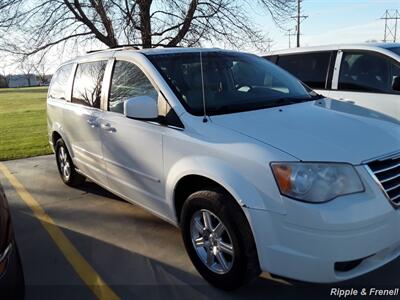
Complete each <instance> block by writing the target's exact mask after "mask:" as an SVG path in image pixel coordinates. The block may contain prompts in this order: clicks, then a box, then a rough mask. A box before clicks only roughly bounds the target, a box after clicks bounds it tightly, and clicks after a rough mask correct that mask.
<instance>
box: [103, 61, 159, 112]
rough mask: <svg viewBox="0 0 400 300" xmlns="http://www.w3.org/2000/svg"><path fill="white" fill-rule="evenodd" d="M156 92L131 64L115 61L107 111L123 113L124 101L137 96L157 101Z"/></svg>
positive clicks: (140, 72)
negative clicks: (148, 97)
mask: <svg viewBox="0 0 400 300" xmlns="http://www.w3.org/2000/svg"><path fill="white" fill-rule="evenodd" d="M157 94H158V93H157V91H156V89H155V88H154V87H153V85H152V84H151V82H150V81H149V79H148V78H147V77H146V75H145V74H144V73H143V72H142V71H141V70H140V69H139V68H138V67H137V66H136V65H135V64H133V63H130V62H127V61H117V62H116V63H115V66H114V71H113V75H112V81H111V90H110V97H109V105H108V106H109V110H110V111H113V112H116V113H121V114H122V113H124V101H126V100H128V99H129V98H133V97H137V96H150V97H152V98H154V100H155V101H156V100H157Z"/></svg>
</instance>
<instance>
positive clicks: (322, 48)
mask: <svg viewBox="0 0 400 300" xmlns="http://www.w3.org/2000/svg"><path fill="white" fill-rule="evenodd" d="M397 47H398V48H400V43H360V44H333V45H324V46H313V47H300V48H290V49H284V50H277V51H271V52H268V53H267V54H266V55H264V56H271V55H278V54H289V53H302V52H317V51H329V50H339V49H352V50H357V49H359V50H372V51H377V50H378V51H379V50H381V49H390V48H397Z"/></svg>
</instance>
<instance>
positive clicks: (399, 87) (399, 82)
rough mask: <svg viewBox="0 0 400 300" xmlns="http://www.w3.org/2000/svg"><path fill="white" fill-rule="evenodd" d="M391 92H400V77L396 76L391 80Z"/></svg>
mask: <svg viewBox="0 0 400 300" xmlns="http://www.w3.org/2000/svg"><path fill="white" fill-rule="evenodd" d="M392 90H393V91H397V92H400V76H396V77H395V78H394V79H393V84H392Z"/></svg>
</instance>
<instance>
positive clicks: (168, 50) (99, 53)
mask: <svg viewBox="0 0 400 300" xmlns="http://www.w3.org/2000/svg"><path fill="white" fill-rule="evenodd" d="M122 51H128V52H131V51H133V52H135V53H142V54H144V55H157V54H173V53H190V52H199V51H202V52H238V51H235V50H226V49H220V48H186V47H162V48H147V49H135V48H134V47H130V46H123V47H120V48H109V49H103V50H95V51H89V52H87V53H86V54H84V55H81V56H78V57H75V58H73V59H71V60H68V61H66V62H64V63H63V64H62V65H65V64H70V63H80V62H83V61H90V60H92V59H96V60H97V59H107V58H110V57H112V56H113V55H114V54H115V52H122Z"/></svg>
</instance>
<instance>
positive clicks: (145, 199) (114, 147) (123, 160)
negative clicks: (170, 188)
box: [100, 60, 167, 212]
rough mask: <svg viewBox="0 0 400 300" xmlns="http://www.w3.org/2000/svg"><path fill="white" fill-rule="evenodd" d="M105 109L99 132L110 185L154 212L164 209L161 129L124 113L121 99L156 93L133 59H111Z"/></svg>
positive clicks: (155, 95)
mask: <svg viewBox="0 0 400 300" xmlns="http://www.w3.org/2000/svg"><path fill="white" fill-rule="evenodd" d="M114 64H115V65H114V68H113V74H112V79H111V85H110V93H109V101H108V108H107V110H108V111H106V112H104V115H103V117H102V120H101V122H100V123H101V125H100V131H101V137H102V141H103V155H104V161H105V164H106V169H107V175H108V185H109V187H110V188H111V189H112V190H113V191H114V192H116V193H117V194H120V195H121V196H124V197H125V198H127V199H128V200H131V201H133V202H138V203H140V204H142V205H143V206H146V207H147V208H149V209H151V210H153V211H155V212H163V211H165V210H166V209H167V206H166V203H165V201H164V189H163V186H164V185H163V159H162V153H163V151H162V131H163V129H164V128H163V127H162V126H160V125H159V124H157V123H154V122H147V121H141V120H133V119H129V118H127V117H125V115H124V114H123V112H124V111H123V104H124V101H125V100H127V99H129V98H133V97H136V96H143V95H147V96H150V97H153V98H154V101H157V98H158V92H157V90H156V89H155V88H154V87H153V85H152V83H151V82H150V80H149V79H148V78H147V77H146V75H145V74H144V73H143V72H142V71H141V70H140V68H139V67H138V66H136V65H135V64H133V63H132V62H128V61H122V60H117V61H115V62H114Z"/></svg>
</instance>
